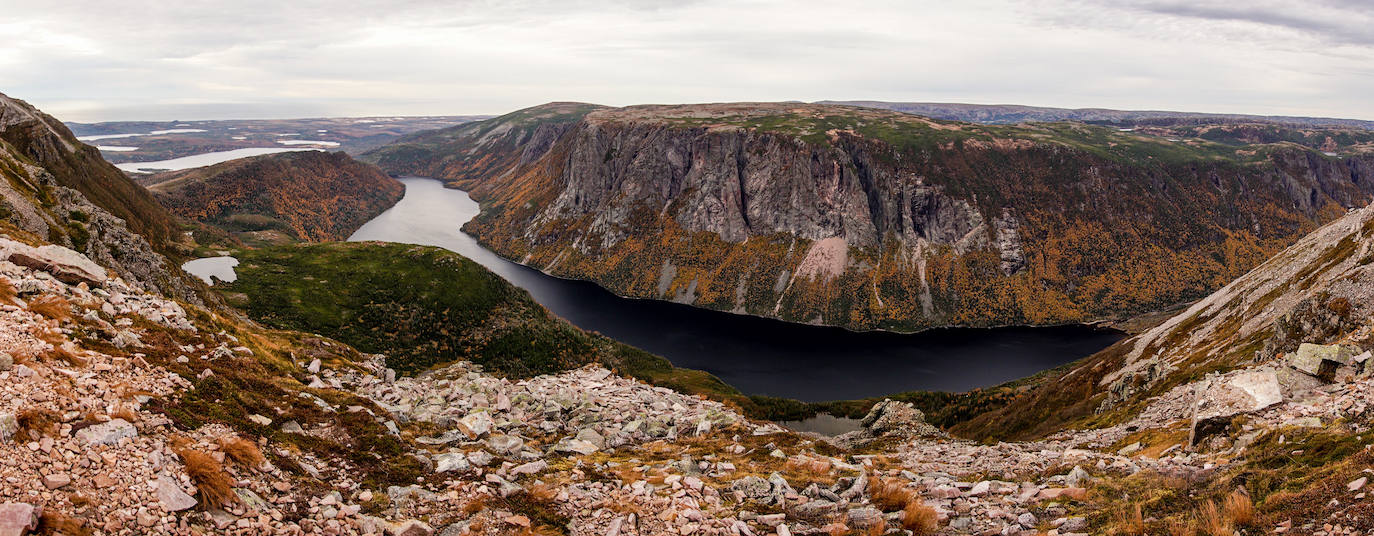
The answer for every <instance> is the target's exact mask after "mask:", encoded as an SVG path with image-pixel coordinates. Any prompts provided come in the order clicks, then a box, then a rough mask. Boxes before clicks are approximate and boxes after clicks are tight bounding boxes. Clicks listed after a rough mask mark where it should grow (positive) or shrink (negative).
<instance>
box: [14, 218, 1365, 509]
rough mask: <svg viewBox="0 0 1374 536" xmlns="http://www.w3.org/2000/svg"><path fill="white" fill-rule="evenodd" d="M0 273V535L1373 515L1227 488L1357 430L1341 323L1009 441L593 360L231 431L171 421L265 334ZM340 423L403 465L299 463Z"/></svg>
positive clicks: (185, 416) (81, 281)
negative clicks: (1217, 492) (1258, 459)
mask: <svg viewBox="0 0 1374 536" xmlns="http://www.w3.org/2000/svg"><path fill="white" fill-rule="evenodd" d="M0 259H3V260H0V302H2V303H0V477H3V478H4V481H5V485H4V486H3V488H0V536H11V535H22V534H28V533H30V532H33V533H39V532H42V533H63V534H206V533H227V534H392V535H405V536H424V535H429V534H442V535H445V536H454V535H462V534H472V535H479V534H511V533H524V534H575V535H596V536H618V535H640V534H646V535H647V534H682V535H690V534H702V535H708V534H720V535H726V534H728V535H771V534H776V535H779V536H786V535H789V534H889V533H900V534H934V533H944V534H1060V535H1067V534H1087V533H1106V532H1109V531H1110V532H1118V533H1136V534H1140V533H1144V532H1143V530H1144V529H1143V528H1141V529H1140V530H1141V531H1142V532H1135V531H1133V529H1132V528H1131V527H1133V526H1139V527H1145V526H1147V525H1148V524H1149V523H1150V522H1152V521H1154V520H1151V519H1145V518H1143V516H1141V514H1140V512H1141V510H1140V509H1139V508H1140V507H1139V504H1141V502H1142V501H1146V502H1147V504H1148V500H1151V499H1150V498H1151V497H1155V498H1158V497H1159V496H1160V495H1159V494H1161V493H1164V492H1166V491H1168V492H1169V493H1189V494H1193V493H1197V492H1199V491H1200V490H1205V489H1208V487H1209V486H1212V487H1214V488H1215V487H1216V486H1221V487H1222V488H1224V490H1223V491H1224V494H1229V495H1226V502H1225V504H1224V506H1223V507H1216V506H1215V505H1214V506H1213V508H1212V510H1211V511H1210V513H1209V511H1208V510H1206V508H1205V507H1204V508H1203V509H1202V510H1200V511H1199V512H1198V513H1197V514H1196V515H1195V516H1194V517H1192V518H1191V519H1193V520H1194V521H1193V523H1194V524H1193V525H1192V528H1191V529H1189V528H1188V527H1189V525H1187V524H1186V523H1182V522H1181V523H1182V524H1180V525H1179V526H1180V530H1181V531H1183V533H1185V534H1187V533H1189V532H1187V531H1188V530H1192V531H1193V532H1191V533H1194V534H1196V533H1197V531H1199V530H1208V531H1210V530H1211V529H1207V528H1206V527H1208V526H1212V525H1209V524H1214V525H1216V526H1220V527H1221V528H1222V529H1226V528H1228V527H1229V529H1230V531H1235V530H1237V529H1244V530H1246V531H1247V532H1258V531H1265V532H1269V531H1273V532H1285V531H1289V532H1293V533H1304V534H1308V533H1311V534H1352V533H1355V532H1354V531H1355V530H1356V529H1358V530H1359V531H1360V533H1364V532H1365V531H1367V530H1369V529H1370V528H1372V527H1374V526H1371V520H1370V518H1368V517H1366V516H1365V515H1364V514H1363V513H1362V512H1363V510H1361V509H1360V508H1359V507H1358V505H1363V504H1366V503H1367V499H1366V497H1365V484H1366V483H1367V479H1366V477H1365V476H1362V475H1361V476H1358V477H1356V476H1355V475H1358V474H1359V472H1360V471H1361V470H1362V469H1361V468H1360V467H1354V466H1352V467H1351V468H1350V469H1351V470H1352V471H1355V473H1354V474H1351V475H1349V476H1350V477H1349V479H1348V480H1346V475H1345V474H1341V475H1337V476H1335V477H1333V478H1339V479H1340V481H1339V482H1338V483H1337V485H1328V486H1327V488H1329V489H1327V492H1328V494H1327V495H1325V496H1323V497H1322V498H1321V501H1329V502H1327V504H1328V505H1331V504H1334V505H1336V506H1335V507H1333V508H1330V509H1329V510H1328V511H1330V512H1333V513H1332V514H1330V515H1329V516H1323V517H1321V518H1316V517H1298V516H1289V517H1283V516H1279V517H1276V518H1271V519H1269V521H1265V522H1263V523H1261V521H1260V518H1259V517H1256V516H1255V514H1254V511H1253V505H1251V503H1250V502H1249V501H1250V499H1249V497H1248V495H1247V494H1246V492H1245V491H1243V490H1244V487H1243V486H1236V485H1235V483H1234V482H1231V481H1229V480H1226V478H1227V475H1230V474H1233V473H1234V471H1236V470H1239V469H1241V468H1243V467H1244V466H1245V464H1246V463H1247V462H1246V461H1245V459H1246V456H1247V452H1249V451H1250V450H1253V449H1258V448H1260V447H1259V445H1261V444H1263V443H1265V442H1266V441H1272V438H1271V437H1270V435H1272V433H1274V432H1277V433H1280V434H1289V436H1288V437H1298V436H1299V435H1301V434H1302V433H1303V432H1302V430H1304V429H1307V430H1312V429H1321V430H1328V431H1329V430H1332V428H1331V427H1332V426H1339V427H1340V430H1341V433H1348V434H1352V435H1353V434H1361V433H1364V432H1365V431H1366V430H1367V425H1366V424H1365V423H1367V422H1368V414H1369V411H1370V410H1371V408H1374V381H1371V379H1370V377H1371V372H1372V371H1374V367H1367V366H1366V365H1367V364H1369V363H1370V361H1371V360H1370V359H1369V356H1370V354H1369V352H1366V351H1363V350H1362V348H1361V345H1362V344H1363V343H1364V342H1365V340H1366V338H1367V334H1368V330H1367V329H1366V330H1362V331H1358V332H1356V333H1353V334H1352V335H1351V336H1350V337H1348V338H1347V340H1345V341H1343V342H1342V343H1340V344H1338V345H1329V346H1318V345H1305V346H1303V347H1302V348H1301V349H1300V350H1299V351H1298V352H1295V353H1294V354H1292V355H1289V356H1285V357H1284V358H1282V359H1278V360H1273V361H1269V362H1266V363H1262V364H1258V365H1255V366H1252V367H1249V368H1243V369H1239V370H1235V371H1231V372H1228V373H1226V374H1220V375H1212V376H1209V377H1206V378H1203V379H1200V380H1199V381H1196V382H1192V383H1189V384H1187V385H1184V386H1180V387H1178V388H1175V389H1173V390H1171V391H1169V392H1168V393H1167V394H1165V395H1163V396H1159V397H1156V398H1154V399H1151V400H1150V401H1149V404H1148V405H1147V406H1146V407H1144V408H1143V409H1142V410H1141V411H1140V412H1139V414H1138V415H1137V416H1136V417H1135V418H1134V420H1132V421H1131V422H1129V423H1126V424H1122V425H1118V426H1114V427H1108V428H1102V429H1096V430H1086V431H1071V432H1067V433H1063V434H1059V435H1057V436H1054V437H1052V438H1050V439H1047V440H1044V441H1039V442H1029V443H999V444H975V443H971V442H967V441H962V440H957V439H953V438H950V437H948V436H946V435H945V434H943V433H942V432H941V431H939V430H937V429H935V428H934V427H931V426H930V425H928V424H926V423H925V422H924V420H923V418H922V415H921V413H920V412H919V411H917V410H915V409H913V408H911V407H910V406H909V405H906V404H902V403H897V402H890V401H889V402H883V403H881V404H879V405H877V406H875V407H874V409H873V411H872V412H871V413H870V415H869V416H868V418H866V419H865V420H864V421H863V429H862V430H861V431H858V432H852V433H849V434H845V435H843V436H839V437H834V438H826V437H820V436H807V435H802V434H797V433H793V432H789V431H786V430H784V429H782V428H780V427H778V426H777V425H775V424H772V423H761V422H754V421H750V420H748V419H746V418H744V417H742V416H741V415H740V414H739V413H737V412H736V411H734V410H733V409H731V408H729V407H727V406H725V405H722V404H721V403H718V402H714V401H709V400H704V399H701V398H697V397H693V396H687V395H683V394H681V393H677V392H674V391H671V390H668V389H664V388H660V387H654V386H650V385H646V384H644V383H641V382H638V381H635V380H630V379H626V378H622V377H619V376H617V375H615V374H612V373H611V372H610V371H608V370H605V369H602V368H599V367H596V366H591V367H586V368H581V369H577V370H572V371H567V372H564V373H561V374H556V375H546V376H539V377H535V378H531V379H523V380H512V379H506V378H500V377H496V376H493V375H491V374H488V373H485V372H483V371H482V370H481V369H480V368H479V367H477V366H475V365H472V364H470V363H465V362H460V363H454V364H451V365H448V366H445V367H442V368H437V369H434V370H431V371H428V372H426V373H424V374H420V375H418V376H415V377H397V375H396V373H395V371H393V370H391V369H388V368H387V367H386V358H385V356H378V355H361V354H356V353H348V352H343V353H323V354H321V353H315V354H311V353H308V352H302V353H299V354H294V355H293V356H292V357H291V358H290V360H289V362H287V363H283V364H281V365H280V366H281V367H282V368H281V369H280V372H279V373H280V374H281V375H282V376H283V377H285V378H288V379H291V378H294V379H298V380H299V381H300V384H301V385H299V386H298V387H294V388H293V389H295V390H294V391H290V392H291V393H293V394H292V396H291V398H293V399H294V400H290V401H282V400H276V401H275V402H272V403H271V404H269V405H267V406H264V407H266V408H269V409H262V410H260V411H261V412H259V413H250V414H246V416H244V419H243V420H242V421H240V420H239V419H237V418H236V417H235V414H234V413H233V412H232V411H229V410H227V409H226V410H225V411H224V413H223V414H222V415H220V414H189V413H188V412H190V411H191V410H192V409H195V408H202V409H200V410H199V411H203V412H207V413H209V412H212V411H214V410H213V409H203V408H217V407H221V406H223V407H224V408H228V407H230V406H231V404H230V402H231V401H232V400H233V399H235V398H234V397H242V396H244V395H243V394H234V393H227V392H226V393H221V394H219V395H218V396H220V397H221V398H215V399H213V400H211V401H209V402H210V403H209V404H208V405H204V406H196V405H192V404H189V403H186V402H185V400H186V399H188V398H191V397H192V396H193V395H194V394H195V393H199V392H200V391H203V390H204V389H205V386H206V385H208V384H210V383H212V382H214V381H216V378H217V377H219V376H224V375H230V374H232V373H233V369H236V368H244V367H246V366H247V364H249V363H253V362H255V360H256V361H263V360H266V359H267V357H266V354H265V353H261V352H265V351H266V350H264V349H265V348H267V346H264V345H263V343H261V342H260V341H259V342H252V341H248V340H242V341H241V340H240V339H239V337H238V336H235V335H234V334H232V333H230V332H228V331H224V330H222V329H217V328H221V327H222V326H223V325H222V324H217V323H216V322H217V321H216V320H214V318H215V317H214V316H213V315H208V314H206V313H204V312H201V311H200V310H199V309H198V308H195V307H191V306H185V305H182V304H180V303H177V302H175V301H171V300H167V299H165V298H161V297H158V296H155V295H151V294H147V293H145V292H142V291H140V290H138V289H135V288H133V287H131V286H129V285H128V284H126V283H125V282H123V281H122V280H121V279H119V278H118V277H111V276H109V274H107V273H106V272H105V271H104V270H103V269H101V268H100V267H99V266H96V265H94V264H93V263H90V262H89V261H88V260H86V259H84V257H81V256H80V255H78V254H76V253H74V252H72V251H70V250H66V249H65V248H59V247H45V248H35V247H31V246H28V245H25V244H22V243H19V242H14V241H10V240H5V239H0ZM255 340H256V339H255ZM249 344H252V345H255V346H256V348H258V350H256V351H255V350H254V349H253V348H250V347H249V346H248V345H249ZM335 347H342V345H339V344H338V343H331V342H329V341H319V344H318V345H317V346H316V348H335ZM336 349H337V348H336ZM341 355H343V356H352V358H351V359H341V358H340V357H339V356H341ZM312 356H313V357H312ZM264 385H265V384H264ZM267 390H268V389H266V388H264V392H266V391H267ZM197 396H199V395H197ZM178 401H180V402H178ZM272 408H275V409H272ZM301 408H304V409H301ZM307 410H308V411H307ZM355 421H356V422H360V423H364V424H366V425H368V426H373V427H375V428H377V429H378V430H380V432H379V434H380V435H379V436H378V437H379V439H368V440H367V441H368V442H370V443H373V444H382V443H385V444H387V445H394V446H395V449H394V451H391V452H389V453H388V454H387V456H388V457H389V458H388V459H387V460H384V461H386V462H387V463H390V464H392V465H388V466H387V467H401V466H402V465H398V464H397V462H396V460H407V462H406V464H408V465H404V466H405V467H414V468H415V470H414V471H413V472H412V473H403V472H400V471H398V470H395V469H392V470H390V471H392V473H391V474H389V475H382V476H377V475H375V474H373V473H370V472H369V469H368V465H367V461H368V458H367V457H358V456H353V457H350V456H348V455H347V453H346V452H339V449H334V450H331V449H318V448H316V449H312V448H311V445H316V444H326V445H363V443H360V442H359V441H360V440H361V439H362V438H360V437H359V434H360V433H361V432H359V430H362V429H363V428H361V427H360V426H361V425H351V426H344V425H342V424H340V423H345V422H355ZM347 436H353V437H351V438H350V437H347ZM1277 441H1278V442H1279V443H1283V442H1284V441H1285V439H1284V438H1279V439H1278V440H1277ZM379 456H380V455H379ZM397 474H401V475H402V476H399V477H398V476H396V475H397ZM1231 489H1240V490H1241V491H1235V492H1231ZM1169 496H1176V495H1169ZM1123 501H1124V502H1123ZM1132 504H1134V505H1135V509H1134V510H1132V509H1131V508H1132V507H1131V505H1132ZM1245 505H1251V506H1250V508H1251V510H1250V511H1249V512H1250V513H1249V514H1246V513H1245V512H1246V510H1245V509H1244V506H1245ZM1346 506H1349V507H1346ZM1109 512H1125V514H1124V515H1120V514H1111V513H1109ZM1132 512H1134V515H1135V516H1138V517H1141V519H1132ZM1209 516H1211V517H1209ZM1207 533H1209V534H1215V533H1217V532H1215V531H1211V532H1207ZM1226 534H1230V532H1226Z"/></svg>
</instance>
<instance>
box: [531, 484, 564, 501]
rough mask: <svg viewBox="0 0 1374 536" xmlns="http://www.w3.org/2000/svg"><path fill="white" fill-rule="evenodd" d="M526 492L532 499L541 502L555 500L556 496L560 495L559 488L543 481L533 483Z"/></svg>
mask: <svg viewBox="0 0 1374 536" xmlns="http://www.w3.org/2000/svg"><path fill="white" fill-rule="evenodd" d="M525 492H526V493H528V494H529V496H530V498H531V499H533V500H535V501H538V502H541V503H547V502H553V500H554V498H556V497H558V489H556V488H554V487H553V486H550V485H548V484H545V483H543V482H535V483H534V484H531V485H530V486H529V487H527V488H525Z"/></svg>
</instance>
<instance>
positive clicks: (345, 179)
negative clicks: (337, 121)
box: [143, 151, 405, 241]
mask: <svg viewBox="0 0 1374 536" xmlns="http://www.w3.org/2000/svg"><path fill="white" fill-rule="evenodd" d="M143 182H144V183H145V184H149V185H150V186H149V188H150V189H151V190H152V191H153V193H154V194H156V195H157V197H158V199H159V200H160V201H162V203H163V204H165V205H166V206H167V208H168V209H170V210H171V211H172V212H174V213H176V214H177V215H179V216H182V217H185V218H188V219H192V220H196V221H201V222H206V223H210V224H213V225H217V226H221V227H226V228H229V229H232V230H257V229H278V230H281V231H284V232H286V233H287V234H289V235H291V236H292V237H294V238H296V239H300V240H309V241H328V240H344V239H347V238H348V236H349V235H350V234H352V233H353V231H356V230H357V229H358V228H359V227H361V226H362V225H363V224H364V223H367V221H368V220H370V219H372V218H373V217H375V216H377V215H378V214H380V213H382V211H385V210H386V209H387V208H390V207H391V205H394V204H396V202H397V201H400V200H401V196H402V195H404V193H405V187H403V186H402V185H401V184H400V183H399V182H396V181H395V180H392V179H391V178H390V177H387V176H386V174H384V173H382V172H381V171H380V170H378V169H377V168H376V167H374V166H371V165H368V164H364V163H362V162H358V161H356V160H353V159H352V158H349V157H348V155H346V154H344V153H326V152H319V151H303V152H294V153H280V154H272V155H264V156H258V157H253V158H244V159H240V160H232V161H229V162H225V163H222V164H217V165H214V166H209V167H205V168H196V169H190V170H185V171H173V172H168V173H160V174H157V175H153V176H152V177H148V178H146V179H143Z"/></svg>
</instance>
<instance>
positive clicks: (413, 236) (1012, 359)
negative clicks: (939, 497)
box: [349, 177, 1122, 401]
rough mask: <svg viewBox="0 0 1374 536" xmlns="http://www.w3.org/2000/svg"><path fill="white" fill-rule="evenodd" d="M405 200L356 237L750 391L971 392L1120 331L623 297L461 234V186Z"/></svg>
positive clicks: (812, 396) (811, 397) (416, 192)
mask: <svg viewBox="0 0 1374 536" xmlns="http://www.w3.org/2000/svg"><path fill="white" fill-rule="evenodd" d="M400 180H401V182H402V183H404V184H405V187H406V193H405V197H404V198H402V199H401V201H400V202H399V203H397V204H396V206H394V207H392V208H390V209H388V210H387V211H386V212H384V213H382V214H381V215H379V216H377V217H376V218H374V219H372V220H371V221H369V222H368V223H367V224H366V225H364V226H363V227H362V228H361V229H358V231H357V232H355V233H353V236H351V237H349V240H350V241H364V240H379V241H386V242H400V243H408V244H421V245H430V246H438V247H442V248H445V249H448V250H451V251H454V252H457V253H459V254H461V255H463V256H465V257H468V258H470V259H472V260H474V261H476V262H478V263H480V264H481V265H483V266H485V267H487V268H488V269H490V270H491V271H493V272H496V273H497V274H499V275H501V276H502V277H504V278H506V279H507V280H509V281H510V282H511V283H514V284H516V285H518V286H520V287H523V288H524V289H526V290H528V291H529V292H530V294H531V295H533V296H534V299H535V300H537V301H539V303H541V304H543V305H544V306H545V307H548V308H549V310H550V311H552V312H553V313H554V314H556V315H558V316H560V317H563V318H564V319H567V320H568V321H569V322H572V323H573V324H575V325H577V326H578V327H581V328H583V329H586V330H590V331H596V332H600V333H601V334H603V335H606V336H608V337H612V338H615V339H617V340H620V341H623V342H625V343H628V344H631V345H634V346H638V347H640V348H643V349H645V350H648V351H650V352H653V353H655V354H658V355H661V356H663V357H665V358H668V360H669V361H672V362H673V364H674V365H677V366H679V367H687V368H694V369H700V370H705V371H708V372H710V373H712V374H715V375H716V376H718V377H720V379H722V380H724V381H726V382H727V383H729V384H730V385H733V386H735V387H736V388H738V389H739V390H741V391H743V392H745V393H748V394H762V395H773V396H782V397H788V398H795V399H799V400H806V401H824V400H843V399H855V398H867V397H873V396H882V395H885V394H892V393H897V392H902V391H916V390H926V391H966V390H969V389H973V388H976V387H989V386H993V385H997V384H1000V383H1003V382H1006V381H1008V380H1013V379H1017V378H1022V377H1025V376H1029V375H1031V374H1034V373H1036V372H1040V371H1042V370H1045V369H1049V368H1053V367H1056V366H1059V365H1062V364H1064V363H1068V362H1070V361H1074V360H1077V359H1080V358H1082V357H1086V356H1088V355H1090V354H1092V353H1094V352H1097V351H1098V350H1101V349H1103V348H1106V347H1107V346H1109V345H1111V344H1112V343H1113V342H1116V341H1117V340H1119V339H1120V338H1121V337H1122V334H1121V333H1120V332H1117V331H1112V330H1103V329H1096V328H1092V327H1087V326H1064V327H1044V328H1025V327H1015V328H995V329H939V330H931V331H926V332H922V333H917V334H897V333H886V332H863V333H860V332H853V331H849V330H845V329H841V328H834V327H823V326H810V325H804V324H793V323H789V322H782V321H779V320H772V319H767V318H759V317H753V316H744V315H736V314H730V313H724V312H718V311H710V310H705V309H698V308H695V307H691V306H687V305H680V304H675V303H670V302H664V301H658V300H638V299H630V298H621V297H619V296H616V295H615V294H612V293H611V292H609V291H607V290H605V289H603V288H601V287H599V286H597V285H595V284H593V283H589V282H585V281H569V280H564V279H559V278H556V277H551V276H548V275H545V274H544V273H542V272H539V271H538V270H535V269H532V268H529V267H526V266H522V265H519V264H516V263H514V262H511V261H508V260H506V259H503V258H501V257H500V256H497V255H496V254H495V253H492V252H490V251H488V250H486V249H485V248H483V247H482V246H481V245H479V244H478V243H477V241H476V240H475V239H473V238H472V237H470V236H468V235H466V234H464V233H463V232H462V231H460V230H459V229H460V227H462V225H463V224H464V223H466V222H467V221H468V220H470V219H472V218H473V217H474V216H476V215H477V212H478V206H477V202H475V201H473V200H472V199H471V198H470V197H468V195H467V193H465V192H463V191H461V190H453V189H449V188H444V187H443V183H441V182H439V181H436V180H432V179H425V178H414V177H411V178H403V179H400Z"/></svg>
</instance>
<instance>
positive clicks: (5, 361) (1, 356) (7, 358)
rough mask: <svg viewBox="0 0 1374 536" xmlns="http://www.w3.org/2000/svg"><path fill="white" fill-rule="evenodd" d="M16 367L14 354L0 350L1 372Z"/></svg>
mask: <svg viewBox="0 0 1374 536" xmlns="http://www.w3.org/2000/svg"><path fill="white" fill-rule="evenodd" d="M12 367H14V356H12V355H9V354H7V353H5V352H0V372H4V371H7V370H9V369H10V368H12Z"/></svg>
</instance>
